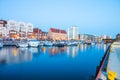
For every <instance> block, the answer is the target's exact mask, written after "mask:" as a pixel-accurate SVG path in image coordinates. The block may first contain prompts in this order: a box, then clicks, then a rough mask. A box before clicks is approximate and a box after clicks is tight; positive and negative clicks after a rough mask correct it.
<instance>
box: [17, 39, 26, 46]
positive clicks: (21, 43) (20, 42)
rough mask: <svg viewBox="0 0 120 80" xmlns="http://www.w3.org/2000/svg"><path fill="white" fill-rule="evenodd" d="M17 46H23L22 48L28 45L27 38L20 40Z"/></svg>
mask: <svg viewBox="0 0 120 80" xmlns="http://www.w3.org/2000/svg"><path fill="white" fill-rule="evenodd" d="M17 47H22V48H26V47H28V41H27V40H20V41H19V42H18V43H17Z"/></svg>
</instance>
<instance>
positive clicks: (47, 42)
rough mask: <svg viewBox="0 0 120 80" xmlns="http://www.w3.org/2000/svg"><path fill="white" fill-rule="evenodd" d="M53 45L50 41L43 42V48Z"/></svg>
mask: <svg viewBox="0 0 120 80" xmlns="http://www.w3.org/2000/svg"><path fill="white" fill-rule="evenodd" d="M52 45H53V43H52V42H51V41H45V42H44V46H52Z"/></svg>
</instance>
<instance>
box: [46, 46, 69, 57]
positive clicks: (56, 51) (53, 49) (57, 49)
mask: <svg viewBox="0 0 120 80" xmlns="http://www.w3.org/2000/svg"><path fill="white" fill-rule="evenodd" d="M66 49H67V47H51V48H49V49H48V50H49V54H50V55H52V56H53V55H57V54H63V52H65V51H66Z"/></svg>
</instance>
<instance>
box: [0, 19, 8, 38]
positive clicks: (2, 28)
mask: <svg viewBox="0 0 120 80" xmlns="http://www.w3.org/2000/svg"><path fill="white" fill-rule="evenodd" d="M6 28H7V21H5V20H0V38H1V37H6Z"/></svg>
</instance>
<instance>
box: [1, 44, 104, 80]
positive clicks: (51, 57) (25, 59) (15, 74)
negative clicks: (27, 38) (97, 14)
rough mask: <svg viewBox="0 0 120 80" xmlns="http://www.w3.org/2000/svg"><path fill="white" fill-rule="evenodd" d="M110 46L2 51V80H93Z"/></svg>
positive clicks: (11, 49) (10, 49)
mask: <svg viewBox="0 0 120 80" xmlns="http://www.w3.org/2000/svg"><path fill="white" fill-rule="evenodd" d="M105 50H106V45H100V44H97V45H95V46H93V45H91V46H88V45H80V46H70V47H61V48H59V47H39V48H16V47H4V48H1V49H0V80H2V79H8V80H15V79H17V80H18V79H19V80H31V79H34V80H37V79H38V80H46V79H47V80H58V79H60V80H63V79H66V80H67V79H69V80H70V79H72V80H76V79H77V80H90V78H91V76H95V72H96V66H98V65H99V63H100V60H101V59H102V57H103V55H104V52H105Z"/></svg>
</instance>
